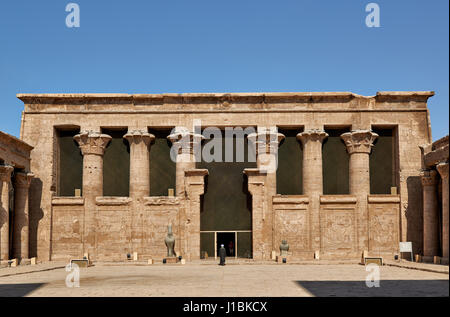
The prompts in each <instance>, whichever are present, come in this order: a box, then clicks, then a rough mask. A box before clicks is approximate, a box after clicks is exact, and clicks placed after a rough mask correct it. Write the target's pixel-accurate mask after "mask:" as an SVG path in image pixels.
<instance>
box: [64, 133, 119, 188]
mask: <svg viewBox="0 0 450 317" xmlns="http://www.w3.org/2000/svg"><path fill="white" fill-rule="evenodd" d="M73 138H74V139H75V141H77V143H78V145H79V147H80V149H81V154H83V192H82V195H83V197H88V196H90V197H96V196H101V195H102V194H103V155H104V154H105V149H106V146H107V145H108V143H109V141H110V140H111V137H110V136H109V135H107V134H101V133H98V132H93V131H84V132H81V133H80V134H77V135H75V136H74V137H73Z"/></svg>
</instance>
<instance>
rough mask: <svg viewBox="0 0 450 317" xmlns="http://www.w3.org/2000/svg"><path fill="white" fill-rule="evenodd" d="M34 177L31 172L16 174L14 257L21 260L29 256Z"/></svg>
mask: <svg viewBox="0 0 450 317" xmlns="http://www.w3.org/2000/svg"><path fill="white" fill-rule="evenodd" d="M32 178H33V174H31V173H17V174H16V175H15V183H14V185H15V191H14V230H13V257H14V258H16V259H20V260H21V259H28V258H29V204H28V197H29V195H28V193H29V189H30V184H31V179H32Z"/></svg>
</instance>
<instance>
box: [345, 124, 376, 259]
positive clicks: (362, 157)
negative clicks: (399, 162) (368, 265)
mask: <svg viewBox="0 0 450 317" xmlns="http://www.w3.org/2000/svg"><path fill="white" fill-rule="evenodd" d="M377 137H378V134H376V133H374V132H372V131H370V130H355V131H352V132H347V133H344V134H342V135H341V138H342V139H343V140H344V142H345V145H346V146H347V152H348V154H349V155H350V162H349V174H350V175H349V178H350V180H349V183H350V186H349V187H350V194H352V195H355V196H356V197H357V199H358V201H357V213H358V217H357V224H358V225H357V226H358V228H357V232H358V241H359V245H358V249H359V251H360V252H362V251H364V250H368V249H369V239H368V234H369V222H368V215H369V211H368V205H367V196H368V195H369V194H370V166H369V155H370V152H371V151H372V146H373V142H374V141H375V140H376V138H377Z"/></svg>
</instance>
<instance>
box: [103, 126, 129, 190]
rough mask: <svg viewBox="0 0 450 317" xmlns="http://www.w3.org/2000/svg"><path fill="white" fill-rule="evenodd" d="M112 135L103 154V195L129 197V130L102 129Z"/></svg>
mask: <svg viewBox="0 0 450 317" xmlns="http://www.w3.org/2000/svg"><path fill="white" fill-rule="evenodd" d="M102 133H105V134H108V135H110V136H111V138H112V139H111V141H110V142H109V144H108V146H107V147H106V150H105V155H104V156H103V196H121V197H127V196H129V193H130V147H129V145H128V141H126V140H125V139H124V138H123V136H124V135H125V134H126V133H127V130H126V129H124V130H122V129H121V130H112V129H111V130H109V129H102Z"/></svg>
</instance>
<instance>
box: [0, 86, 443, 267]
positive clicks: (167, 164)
mask: <svg viewBox="0 0 450 317" xmlns="http://www.w3.org/2000/svg"><path fill="white" fill-rule="evenodd" d="M431 96H433V92H378V93H377V94H376V95H375V96H370V97H366V96H361V95H357V94H353V93H347V92H336V93H235V94H157V95H128V94H20V95H18V98H19V99H21V100H22V101H23V102H24V104H25V109H24V113H23V119H22V129H21V138H22V139H23V141H25V142H27V143H28V144H30V145H31V146H33V147H34V150H33V151H32V153H31V159H32V160H31V169H28V170H32V171H33V173H34V175H35V176H34V181H33V182H32V183H31V187H30V197H29V208H30V214H31V215H32V216H31V217H30V219H32V221H31V224H30V225H32V226H33V227H35V228H36V231H35V232H33V233H34V234H33V235H32V236H30V244H31V245H33V248H30V252H31V254H30V256H37V257H38V259H41V260H60V259H69V258H76V257H82V256H83V254H85V253H89V256H90V257H91V258H92V259H93V260H124V259H126V258H127V254H133V253H134V252H137V253H138V256H139V258H141V259H146V258H154V259H158V258H163V257H164V256H165V255H166V247H165V245H164V238H165V236H166V234H167V226H168V225H169V224H171V225H172V228H173V233H174V236H175V239H176V242H175V252H176V253H177V255H181V256H183V257H184V258H185V259H187V260H194V259H200V258H201V257H202V258H203V257H204V255H205V254H206V253H208V254H209V255H210V256H211V255H213V254H214V253H215V252H217V245H218V244H219V243H222V244H226V245H227V247H228V251H227V252H229V255H231V256H236V257H250V258H253V259H256V260H262V259H266V260H268V259H271V258H272V256H273V254H277V253H279V252H280V251H279V250H280V249H279V247H280V243H281V241H282V240H286V241H287V243H288V244H289V246H290V247H289V255H290V256H291V257H292V258H293V259H313V258H314V257H316V258H317V257H320V258H321V259H327V258H340V259H343V258H345V259H359V258H360V257H361V254H362V253H363V252H364V251H367V252H369V254H374V255H384V256H391V255H393V254H395V253H398V251H399V250H398V248H399V241H412V242H413V248H414V251H415V252H416V253H419V252H421V250H422V247H423V243H424V242H423V228H424V224H423V221H422V219H423V218H422V206H423V200H422V182H421V177H422V176H421V175H422V174H421V172H422V160H421V159H422V155H421V150H420V148H419V146H420V145H423V144H427V143H431V140H432V138H431V128H430V121H429V114H428V108H427V100H428V98H429V97H431ZM211 128H216V130H214V131H215V132H214V133H215V136H214V138H216V136H217V135H219V136H223V135H224V133H225V136H226V133H227V131H228V130H227V129H230V128H231V129H238V128H241V129H242V130H244V138H242V139H239V137H235V138H233V137H231V139H230V140H231V142H235V145H236V146H235V147H234V150H233V151H234V152H232V153H231V154H230V156H229V157H231V158H232V160H231V161H227V162H218V161H211V160H208V159H204V158H203V157H200V158H199V156H198V153H199V152H200V153H201V154H203V155H204V154H205V152H208V151H209V149H210V148H211V145H212V144H213V140H212V139H214V138H212V137H211V135H212V134H214V133H212V132H211V131H213V130H208V129H211ZM217 131H218V132H217ZM235 131H236V130H235ZM210 132H211V133H210ZM247 132H248V133H247ZM183 140H184V141H186V140H187V142H182V141H183ZM233 140H234V141H233ZM240 141H242V144H245V145H247V144H251V145H253V146H254V148H255V149H256V151H255V155H256V157H255V160H254V161H252V160H251V159H250V156H251V155H250V154H249V153H247V152H246V153H245V155H244V156H243V159H242V160H237V159H236V158H237V157H238V156H239V153H238V152H236V149H237V145H238V144H239V142H240ZM232 144H234V143H232ZM249 149H250V147H249ZM213 152H214V155H217V153H219V152H218V151H217V149H214V151H213ZM218 155H219V156H220V155H221V154H218ZM227 155H228V154H227V153H225V157H227ZM235 157H236V158H235ZM274 166H275V168H272V167H274ZM440 169H442V168H440ZM2 175H3V174H2ZM447 179H448V178H447ZM447 186H448V182H447ZM447 209H448V204H447ZM447 221H448V220H447Z"/></svg>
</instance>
